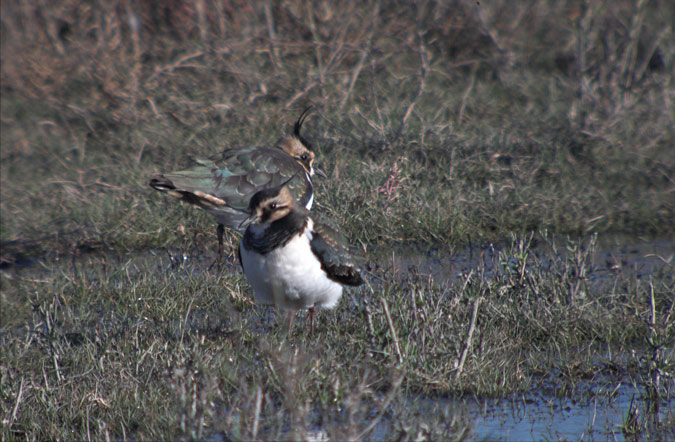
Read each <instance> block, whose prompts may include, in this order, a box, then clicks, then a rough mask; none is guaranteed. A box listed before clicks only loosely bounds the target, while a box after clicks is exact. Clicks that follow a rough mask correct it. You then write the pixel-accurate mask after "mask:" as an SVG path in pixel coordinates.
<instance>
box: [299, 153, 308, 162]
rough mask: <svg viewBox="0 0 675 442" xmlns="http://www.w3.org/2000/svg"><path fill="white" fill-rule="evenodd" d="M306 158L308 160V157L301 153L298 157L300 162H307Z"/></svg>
mask: <svg viewBox="0 0 675 442" xmlns="http://www.w3.org/2000/svg"><path fill="white" fill-rule="evenodd" d="M308 158H309V155H307V154H306V153H303V154H302V155H300V159H301V160H302V161H307V159H308Z"/></svg>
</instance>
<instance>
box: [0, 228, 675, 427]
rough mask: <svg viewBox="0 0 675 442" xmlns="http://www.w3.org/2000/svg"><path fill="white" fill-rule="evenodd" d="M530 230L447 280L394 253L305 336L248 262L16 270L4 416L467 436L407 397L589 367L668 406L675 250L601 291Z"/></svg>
mask: <svg viewBox="0 0 675 442" xmlns="http://www.w3.org/2000/svg"><path fill="white" fill-rule="evenodd" d="M531 240H532V237H522V238H514V240H513V242H512V243H511V246H510V248H508V249H504V250H502V251H500V252H498V253H496V254H495V255H494V256H495V258H494V262H492V263H487V262H484V263H483V264H479V265H477V266H476V267H475V268H474V269H473V270H472V271H471V272H470V273H468V274H466V275H464V276H461V277H459V278H458V279H457V280H456V282H455V283H454V284H450V285H447V284H444V285H439V284H438V283H436V282H435V280H434V278H433V276H431V275H428V274H420V273H412V274H404V275H401V274H398V275H397V274H395V273H394V272H393V270H392V268H391V267H390V266H388V265H386V264H385V265H382V264H383V263H386V262H387V259H386V258H384V257H383V258H381V259H380V260H378V262H379V263H380V266H378V267H377V268H375V269H373V271H372V273H370V274H369V276H368V278H367V279H368V281H369V283H368V284H367V286H365V287H362V288H360V289H358V290H354V291H352V292H351V293H349V294H348V295H346V296H345V299H343V301H342V302H341V303H340V306H339V307H338V308H337V309H336V310H335V311H325V312H321V314H320V315H319V321H320V326H319V327H318V328H317V331H316V334H315V335H313V336H309V335H308V334H307V333H306V330H305V329H304V328H305V324H304V321H303V320H302V319H301V320H300V321H298V324H297V326H296V328H295V331H294V334H293V336H292V337H291V338H290V339H287V337H286V332H285V329H284V327H282V326H279V325H278V324H277V320H276V318H275V314H274V311H273V309H272V308H269V307H263V306H256V305H255V304H254V303H252V302H251V301H250V293H249V288H248V286H247V284H246V283H245V281H244V280H243V279H242V277H241V275H240V274H239V273H238V272H232V271H227V272H220V273H219V272H211V273H210V272H209V271H208V267H209V262H210V260H209V259H203V260H201V261H200V260H197V259H192V258H189V259H186V260H182V261H180V260H176V259H172V258H171V257H170V256H169V255H165V254H156V255H153V254H150V255H148V256H144V257H139V256H129V257H126V258H119V257H118V258H111V257H105V258H103V257H83V258H81V259H79V260H78V261H77V264H76V267H73V266H72V263H70V262H62V263H54V262H51V263H43V265H44V268H42V269H31V268H27V269H24V270H18V271H16V272H7V271H5V272H3V279H2V289H3V309H2V310H3V317H2V322H3V335H2V347H3V355H2V360H1V362H2V367H3V372H2V382H3V402H2V403H3V415H4V416H5V418H4V419H5V421H4V424H5V428H6V431H5V433H4V435H5V437H9V438H14V437H17V438H21V437H23V436H29V437H35V438H38V439H40V438H58V437H63V438H66V437H72V435H73V434H75V435H79V436H81V437H83V438H86V437H90V436H91V437H93V438H106V437H134V438H140V439H155V438H175V437H187V438H198V439H201V438H205V437H210V436H213V435H215V434H220V435H221V436H219V437H224V438H226V439H228V438H231V439H235V440H240V439H251V438H262V439H269V438H288V439H302V438H310V437H313V436H312V435H314V436H316V437H319V436H321V435H323V436H321V437H324V436H325V437H327V438H329V439H353V440H361V439H364V438H365V439H367V438H375V439H382V438H387V439H388V438H391V437H397V438H401V439H414V438H416V437H418V436H420V435H423V436H424V437H427V438H430V439H435V438H438V437H442V438H448V437H451V438H453V439H462V438H464V437H467V436H468V435H469V434H470V431H471V430H470V423H469V421H468V420H467V419H466V417H465V416H463V415H462V414H461V413H459V412H456V411H455V412H453V411H452V410H451V409H450V408H447V409H443V408H441V409H437V410H436V411H435V412H433V413H431V412H429V413H422V414H420V413H417V412H415V408H414V407H413V408H411V407H410V399H409V398H414V397H421V398H427V400H428V398H434V397H438V398H442V397H448V396H449V395H450V396H455V395H459V396H464V395H468V396H472V395H475V396H478V397H506V396H508V395H509V394H511V393H514V392H528V391H532V390H537V389H541V388H544V389H552V390H553V394H554V395H556V396H561V397H577V395H578V394H579V390H580V389H583V385H585V384H586V383H588V382H592V380H594V379H597V380H598V381H599V382H607V381H606V379H610V381H609V382H610V383H613V385H616V384H617V383H618V384H621V383H637V384H638V385H644V388H645V395H644V398H645V399H644V400H645V406H644V407H641V408H640V410H641V413H642V414H640V413H638V414H639V415H640V416H643V415H644V416H647V417H648V416H653V413H654V412H655V409H654V408H655V407H656V408H658V407H659V406H660V407H661V408H662V412H663V408H664V407H665V410H667V409H668V406H667V404H668V403H669V401H670V400H672V393H673V390H672V389H673V378H672V373H673V369H674V368H675V367H674V366H673V362H672V361H673V356H674V355H673V346H672V343H673V339H674V335H673V327H672V321H671V320H670V318H669V315H672V312H673V308H674V306H673V302H674V301H673V298H672V293H673V290H674V289H675V282H674V281H673V278H672V275H673V272H672V263H671V264H670V265H669V266H666V268H664V270H663V272H665V273H659V272H655V273H654V275H653V276H652V277H651V278H650V280H649V281H643V280H635V278H634V276H632V274H631V273H630V272H628V271H627V272H625V273H624V272H619V273H617V274H616V275H615V276H614V277H613V278H612V280H611V284H609V285H608V287H610V288H605V289H598V290H594V289H593V288H592V287H591V285H592V284H591V282H590V280H589V278H588V277H587V276H585V275H587V274H588V273H589V272H590V271H592V266H591V264H590V263H589V262H588V261H586V260H583V259H581V260H579V256H580V255H578V254H576V253H570V255H569V257H567V258H553V259H548V260H542V259H540V258H535V256H536V249H532V248H531V247H530V241H531ZM186 247H188V246H186ZM569 248H570V250H571V251H572V252H574V250H575V248H580V249H583V250H584V252H583V253H592V252H593V251H592V243H583V244H580V243H570V244H569ZM174 255H175V256H188V257H189V256H190V251H189V249H187V248H186V249H184V250H176V251H175V252H174V253H173V254H172V256H174ZM115 259H116V260H117V263H115V264H114V265H111V262H110V261H111V260H113V261H114V260H115ZM525 260H527V262H525ZM579 281H581V284H579ZM577 287H579V288H578V289H576V288H577ZM652 299H653V301H652ZM652 309H653V310H652ZM652 311H653V313H654V318H656V320H655V321H652ZM652 322H654V325H653V326H652ZM652 350H655V351H652ZM630 354H633V355H634V356H633V357H625V355H630ZM460 367H461V368H460ZM657 371H658V373H659V375H658V381H655V377H654V376H655V373H656V372H657ZM603 379H605V381H602V380H603ZM589 394H591V396H593V395H594V394H598V393H593V392H591V393H589ZM636 407H637V405H636ZM649 407H651V411H650V408H649ZM650 413H651V414H650ZM658 415H659V416H660V415H661V414H658ZM666 416H668V414H667V413H666ZM640 419H642V420H640V421H639V422H642V423H641V424H639V425H638V424H635V425H637V426H635V425H633V427H630V426H629V425H628V424H626V428H628V427H630V428H633V430H631V431H642V432H644V431H646V429H647V428H650V430H649V431H650V433H648V434H667V433H662V432H663V431H668V430H667V429H668V428H669V427H667V425H668V424H667V421H666V422H664V423H662V424H661V425H662V426H658V425H656V426H654V424H651V425H652V426H651V427H648V426H647V423H646V422H647V421H646V420H645V419H646V417H640ZM652 420H653V419H652ZM441 423H443V425H440V424H441ZM663 425H666V426H665V427H664V426H663ZM376 429H377V432H375V433H373V432H374V431H375V430H376ZM626 431H628V430H626ZM439 432H440V433H439ZM642 434H644V433H642Z"/></svg>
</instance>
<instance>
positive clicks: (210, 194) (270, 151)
mask: <svg viewBox="0 0 675 442" xmlns="http://www.w3.org/2000/svg"><path fill="white" fill-rule="evenodd" d="M310 109H311V107H310V108H307V109H305V110H304V112H303V113H302V114H301V115H300V117H299V118H298V120H297V121H296V122H295V125H294V126H293V132H292V134H291V135H286V136H283V137H281V138H280V139H279V140H278V141H277V142H276V143H275V144H274V145H273V146H272V147H260V146H256V147H238V148H233V149H228V150H225V151H224V152H222V153H221V154H219V155H218V156H215V157H211V158H207V159H197V160H195V163H196V164H195V165H194V166H192V167H190V168H189V169H186V170H181V171H177V172H170V173H165V174H158V175H154V176H153V177H152V179H151V180H150V183H149V184H150V187H152V188H153V189H156V190H159V191H160V192H166V193H168V194H169V195H171V196H173V197H176V198H178V199H179V200H181V201H185V202H187V203H190V204H194V205H196V206H199V207H201V208H203V209H205V210H206V211H207V212H208V213H210V214H211V215H213V217H214V218H215V219H216V221H217V222H218V228H217V230H216V233H217V236H218V258H219V259H222V256H223V233H224V226H228V227H230V228H232V229H235V230H239V226H240V225H241V223H242V221H243V220H244V219H245V218H246V217H247V216H248V213H247V209H248V207H249V201H250V200H251V197H252V196H253V195H254V194H255V193H256V192H258V191H260V190H262V189H265V188H268V187H276V186H279V185H281V184H282V183H287V184H286V185H287V186H288V189H289V191H290V192H291V195H293V197H294V198H296V199H297V200H298V201H299V202H300V204H302V205H303V206H304V207H306V208H307V209H308V210H309V209H311V207H312V203H313V202H314V188H313V186H312V176H314V174H315V173H316V174H317V175H319V176H322V177H325V176H326V175H325V174H324V173H323V172H322V171H321V170H319V169H315V168H314V156H315V154H314V148H313V146H312V144H311V143H310V142H309V141H307V139H305V138H304V137H303V136H302V135H301V134H300V129H301V128H302V124H303V123H304V122H305V119H306V118H307V115H308V112H309V110H310ZM240 231H242V232H243V229H241V230H240Z"/></svg>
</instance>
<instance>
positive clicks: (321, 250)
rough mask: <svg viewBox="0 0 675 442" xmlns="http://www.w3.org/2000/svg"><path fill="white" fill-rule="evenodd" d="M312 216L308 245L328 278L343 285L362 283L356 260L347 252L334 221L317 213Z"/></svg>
mask: <svg viewBox="0 0 675 442" xmlns="http://www.w3.org/2000/svg"><path fill="white" fill-rule="evenodd" d="M312 218H313V219H314V232H313V235H312V241H311V243H310V245H311V247H312V252H313V253H314V254H315V255H316V256H317V257H318V258H319V261H320V262H321V268H322V269H323V270H324V271H325V272H326V274H327V275H328V278H330V279H332V280H333V281H336V282H339V283H341V284H345V285H354V286H356V285H361V284H363V279H362V278H361V274H360V273H359V270H358V268H357V266H356V262H355V261H354V258H353V257H352V255H351V254H350V253H349V249H348V244H347V241H346V239H345V238H344V236H342V234H340V232H339V231H338V229H337V226H336V225H335V223H334V222H333V221H332V220H330V219H329V218H326V217H324V216H321V215H318V214H315V215H312Z"/></svg>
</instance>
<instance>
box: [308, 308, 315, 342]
mask: <svg viewBox="0 0 675 442" xmlns="http://www.w3.org/2000/svg"><path fill="white" fill-rule="evenodd" d="M315 314H316V306H311V307H310V308H309V335H310V336H312V335H314V315H315Z"/></svg>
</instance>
